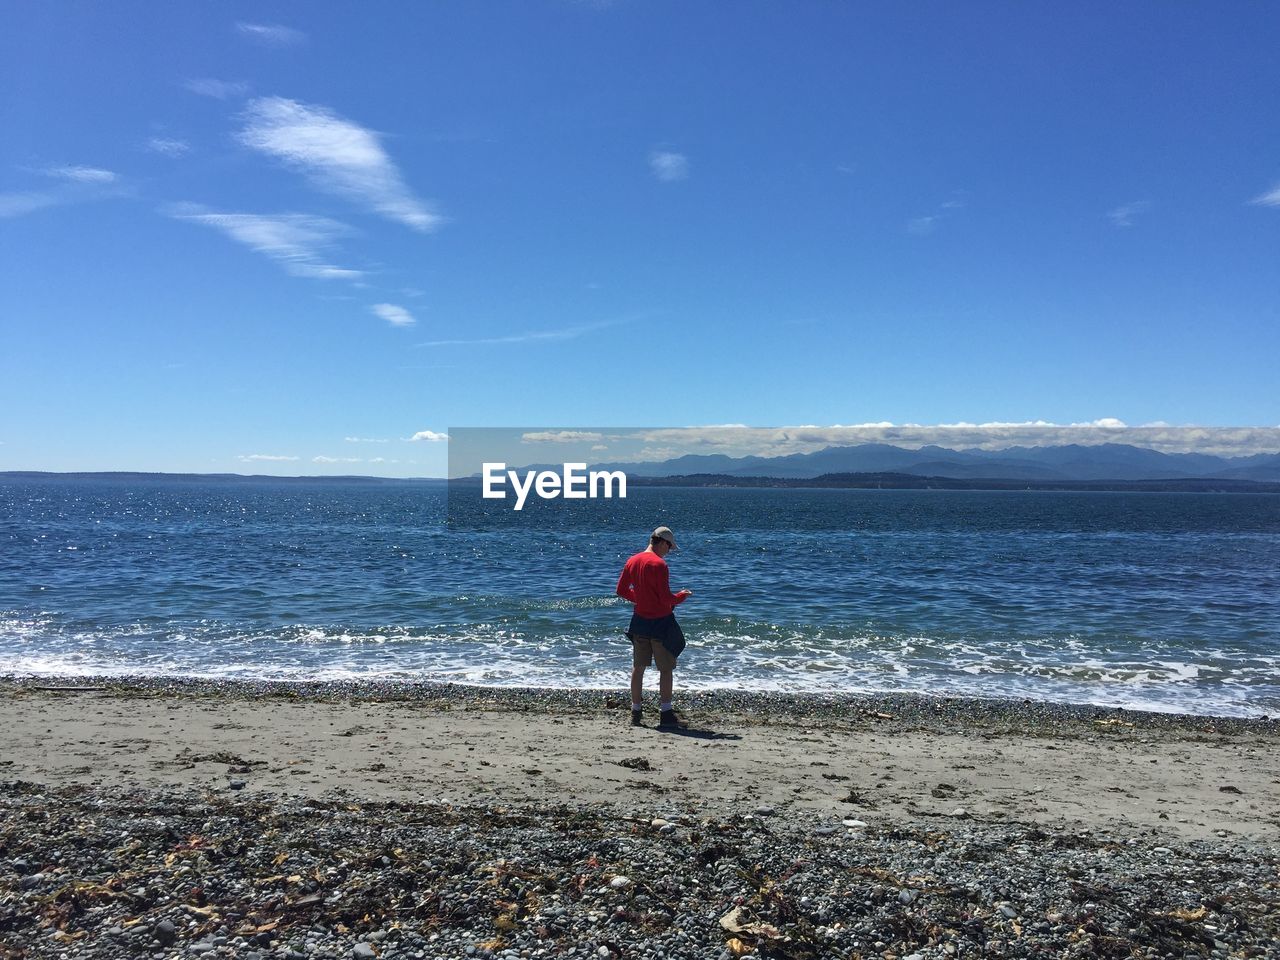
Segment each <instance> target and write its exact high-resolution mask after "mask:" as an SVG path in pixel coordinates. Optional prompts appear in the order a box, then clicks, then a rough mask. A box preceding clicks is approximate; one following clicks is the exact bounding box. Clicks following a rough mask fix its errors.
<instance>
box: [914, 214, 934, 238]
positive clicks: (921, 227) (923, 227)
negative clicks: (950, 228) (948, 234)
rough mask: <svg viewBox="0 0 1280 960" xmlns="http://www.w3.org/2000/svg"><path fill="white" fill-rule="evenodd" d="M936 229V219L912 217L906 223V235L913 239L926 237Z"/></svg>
mask: <svg viewBox="0 0 1280 960" xmlns="http://www.w3.org/2000/svg"><path fill="white" fill-rule="evenodd" d="M937 229H938V218H937V217H914V218H912V219H911V220H908V221H907V233H909V234H911V235H912V236H914V237H927V236H928V235H929V234H931V233H933V232H934V231H935V230H937Z"/></svg>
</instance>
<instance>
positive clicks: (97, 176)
mask: <svg viewBox="0 0 1280 960" xmlns="http://www.w3.org/2000/svg"><path fill="white" fill-rule="evenodd" d="M41 172H42V173H44V174H45V175H46V176H49V177H56V178H58V179H59V180H70V181H71V182H72V183H115V181H116V180H117V179H118V178H117V177H116V175H115V174H114V173H112V172H111V171H110V170H103V169H102V168H100V167H82V166H79V165H78V164H62V165H59V166H54V167H45V168H44V170H43V171H41Z"/></svg>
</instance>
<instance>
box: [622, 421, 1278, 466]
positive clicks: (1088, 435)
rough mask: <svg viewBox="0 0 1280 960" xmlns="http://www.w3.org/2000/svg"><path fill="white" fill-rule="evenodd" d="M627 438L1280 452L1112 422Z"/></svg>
mask: <svg viewBox="0 0 1280 960" xmlns="http://www.w3.org/2000/svg"><path fill="white" fill-rule="evenodd" d="M629 438H630V439H634V440H637V441H639V442H641V443H645V444H649V445H651V446H650V448H649V452H651V453H654V454H655V458H656V459H669V457H656V454H657V453H663V454H670V456H679V455H681V454H685V453H708V452H716V453H724V454H728V455H730V456H746V455H748V454H752V455H756V456H766V457H775V456H783V455H786V454H791V453H812V452H814V451H816V450H821V449H823V448H824V447H829V446H851V445H854V444H859V443H889V444H893V445H894V446H899V447H905V448H908V449H916V448H919V447H922V446H926V445H929V444H938V445H940V446H944V447H949V448H952V449H980V450H1003V449H1006V448H1008V447H1012V446H1024V447H1034V446H1058V445H1065V444H1072V443H1075V444H1080V445H1082V446H1088V445H1092V444H1099V443H1126V444H1132V445H1134V446H1140V447H1147V448H1150V449H1153V450H1159V451H1161V452H1164V453H1189V452H1196V453H1206V454H1215V455H1219V456H1249V455H1251V454H1254V453H1262V452H1280V428H1276V427H1196V426H1180V427H1170V426H1164V425H1151V424H1147V425H1143V426H1140V427H1131V426H1128V425H1127V424H1126V423H1125V422H1124V421H1123V420H1118V419H1116V418H1113V417H1104V418H1101V419H1098V420H1093V421H1089V422H1085V423H1067V424H1059V423H1051V422H1049V421H1045V420H1028V421H1021V422H1002V421H995V422H989V423H942V424H933V425H928V424H917V423H904V424H893V423H889V422H887V421H882V422H879V423H861V424H851V425H850V424H845V425H842V424H834V425H832V426H828V427H821V426H813V425H806V426H792V427H742V426H706V427H671V428H664V429H653V430H640V431H636V432H635V433H632V434H630V435H629ZM672 451H674V452H672Z"/></svg>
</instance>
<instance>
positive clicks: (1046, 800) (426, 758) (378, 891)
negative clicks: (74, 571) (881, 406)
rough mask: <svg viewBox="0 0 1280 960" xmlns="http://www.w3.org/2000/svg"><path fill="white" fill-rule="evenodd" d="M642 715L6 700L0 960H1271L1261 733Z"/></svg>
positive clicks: (958, 720) (1143, 724)
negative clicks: (679, 724)
mask: <svg viewBox="0 0 1280 960" xmlns="http://www.w3.org/2000/svg"><path fill="white" fill-rule="evenodd" d="M40 687H55V688H57V689H52V690H49V689H39V688H40ZM628 699H629V698H626V697H625V695H624V694H623V693H622V692H621V691H618V692H602V691H582V690H514V689H511V688H483V687H463V686H459V685H450V684H431V683H421V684H414V685H412V686H406V685H405V684H403V683H400V682H397V683H394V684H378V683H368V682H361V683H329V682H296V681H284V682H249V681H230V682H227V681H205V680H191V679H188V680H183V681H178V680H172V679H164V680H161V679H152V680H148V681H144V682H138V681H136V680H134V681H129V682H125V681H122V680H120V679H119V678H116V679H115V680H113V681H111V682H107V681H106V680H104V679H103V678H98V679H96V680H93V681H87V680H86V679H85V678H76V680H75V681H72V680H71V679H70V678H68V679H64V680H59V681H53V680H52V679H51V678H47V677H41V678H25V679H21V680H19V679H15V678H12V677H8V678H3V679H0V757H2V758H3V759H0V957H2V958H4V960H19V958H22V960H25V958H34V957H45V956H48V957H63V956H77V957H80V956H85V957H97V958H104V960H107V958H109V960H116V958H120V960H123V958H126V957H130V958H131V957H137V956H149V957H151V958H153V960H178V958H186V957H190V956H193V955H198V956H205V957H214V958H219V957H237V958H240V957H243V958H246V960H277V958H280V960H311V958H314V960H322V958H324V960H338V958H348V957H360V958H374V957H386V958H388V960H390V958H396V957H403V958H413V960H428V958H435V957H442V958H444V957H448V958H468V957H469V958H476V957H480V958H486V960H527V958H536V957H542V956H547V957H551V956H565V957H579V958H582V960H587V958H596V960H608V958H614V957H628V958H631V957H635V958H642V957H644V958H650V957H652V958H656V957H657V956H659V955H662V956H664V957H666V958H668V960H694V958H699V960H701V958H705V957H712V958H720V960H732V958H734V957H737V956H751V955H758V956H762V957H786V958H795V960H826V958H832V960H835V958H839V960H847V958H851V957H858V958H868V960H869V958H871V957H876V958H881V960H886V958H889V957H893V958H897V960H907V958H910V957H915V958H917V960H947V958H949V957H953V956H959V957H968V956H975V957H976V956H979V955H981V956H985V957H1025V956H1040V955H1052V956H1064V957H1079V958H1082V960H1083V958H1086V957H1095V956H1108V957H1130V956H1145V957H1151V958H1166V957H1168V958H1178V960H1183V958H1185V957H1187V956H1213V957H1218V956H1221V957H1227V956H1232V957H1237V956H1238V957H1267V956H1275V955H1276V951H1275V944H1276V943H1277V942H1280V883H1278V882H1277V879H1276V878H1277V876H1280V789H1277V784H1280V724H1278V723H1277V722H1276V721H1274V720H1246V719H1239V718H1212V717H1196V716H1187V715H1169V714H1155V713H1139V712H1136V711H1128V710H1116V709H1107V708H1101V707H1087V706H1071V707H1069V706H1064V705H1058V704H1046V703H1038V702H1022V701H1012V700H1002V701H990V700H976V699H958V698H930V697H925V696H921V695H904V694H893V695H844V696H839V697H836V696H800V695H794V694H777V695H774V694H728V693H722V692H710V693H704V694H690V695H688V696H685V697H681V698H678V703H677V708H678V709H681V710H682V712H684V713H685V715H686V717H687V719H688V722H689V728H688V729H686V730H683V731H680V732H675V733H672V732H667V731H660V730H658V729H656V728H655V727H654V726H653V725H654V723H655V721H656V719H657V711H656V709H653V708H652V706H651V705H647V711H648V713H647V722H648V725H647V726H645V727H642V728H634V727H631V726H630V725H629V723H628V720H629V710H628V709H627V708H628V703H627V700H628ZM539 951H541V952H539Z"/></svg>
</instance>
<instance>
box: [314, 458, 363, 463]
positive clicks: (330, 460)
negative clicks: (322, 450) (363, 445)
mask: <svg viewBox="0 0 1280 960" xmlns="http://www.w3.org/2000/svg"><path fill="white" fill-rule="evenodd" d="M311 462H312V463H364V458H363V457H312V458H311Z"/></svg>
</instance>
